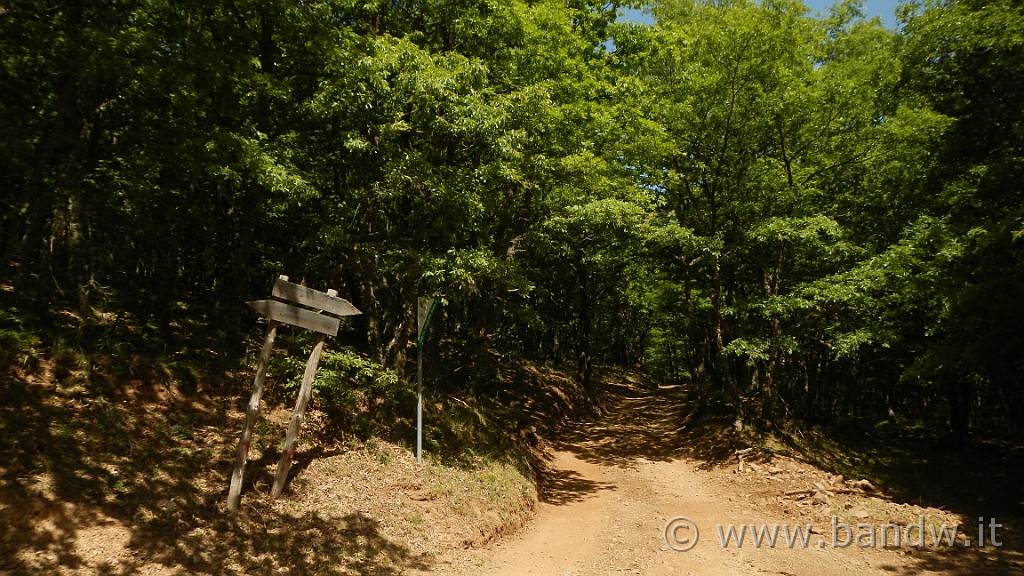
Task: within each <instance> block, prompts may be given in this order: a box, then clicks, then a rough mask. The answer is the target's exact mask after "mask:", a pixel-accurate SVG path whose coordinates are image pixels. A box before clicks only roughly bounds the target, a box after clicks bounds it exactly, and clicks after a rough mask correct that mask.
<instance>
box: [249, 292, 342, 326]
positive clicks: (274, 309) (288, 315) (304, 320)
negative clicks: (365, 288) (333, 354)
mask: <svg viewBox="0 0 1024 576" xmlns="http://www.w3.org/2000/svg"><path fill="white" fill-rule="evenodd" d="M275 288H276V286H275ZM275 292H277V290H276V289H275ZM324 296H327V295H326V294H324ZM338 300H341V298H338ZM342 302H344V300H342ZM246 304H248V305H249V306H250V307H252V309H253V310H255V311H257V312H259V313H260V314H262V315H264V316H266V317H267V318H270V319H271V320H277V321H278V322H281V323H282V324H291V325H292V326H298V327H299V328H306V329H309V330H313V331H314V332H320V333H321V334H326V335H328V336H337V335H338V327H339V326H340V325H341V320H339V319H337V318H335V317H333V316H326V315H324V314H317V313H316V312H311V311H309V310H306V309H305V308H299V307H298V306H292V305H291V304H286V303H284V302H277V301H276V300H253V301H251V302H246ZM350 306H351V304H350Z"/></svg>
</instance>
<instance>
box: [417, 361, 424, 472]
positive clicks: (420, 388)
mask: <svg viewBox="0 0 1024 576" xmlns="http://www.w3.org/2000/svg"><path fill="white" fill-rule="evenodd" d="M416 463H417V464H423V344H422V343H421V342H417V343H416Z"/></svg>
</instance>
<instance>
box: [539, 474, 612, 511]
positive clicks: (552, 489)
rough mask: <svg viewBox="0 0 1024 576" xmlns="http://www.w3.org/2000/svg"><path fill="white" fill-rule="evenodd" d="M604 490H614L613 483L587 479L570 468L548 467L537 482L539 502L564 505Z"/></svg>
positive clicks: (580, 500)
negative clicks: (557, 468)
mask: <svg viewBox="0 0 1024 576" xmlns="http://www.w3.org/2000/svg"><path fill="white" fill-rule="evenodd" d="M604 490H615V485H614V484H612V483H610V482H599V481H596V480H588V479H587V478H584V477H582V476H581V475H580V474H579V473H578V472H574V471H572V470H556V469H550V470H548V471H547V472H546V473H545V474H544V475H543V476H541V478H540V481H539V482H538V490H537V496H538V499H539V500H540V501H541V502H544V503H547V504H553V505H555V506H564V505H566V504H573V503H576V502H582V501H583V500H586V499H588V498H591V497H593V496H595V495H596V494H597V493H598V492H601V491H604Z"/></svg>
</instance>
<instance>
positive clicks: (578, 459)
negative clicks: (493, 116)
mask: <svg viewBox="0 0 1024 576" xmlns="http://www.w3.org/2000/svg"><path fill="white" fill-rule="evenodd" d="M61 370H62V369H61V368H60V367H59V366H57V364H56V363H49V362H44V363H42V365H41V366H40V367H39V369H38V370H34V371H32V372H31V373H26V372H25V371H22V370H14V371H12V372H11V373H8V374H6V375H3V376H2V377H0V398H2V399H3V402H0V433H2V434H3V436H4V437H5V439H6V440H7V441H8V442H9V443H10V446H11V449H10V451H9V453H8V458H7V459H5V460H3V461H0V478H2V481H3V484H2V490H0V574H11V575H29V574H31V575H35V574H68V575H79V574H82V575H84V574H123V575H128V574H138V575H178V574H203V575H217V576H220V575H225V576H227V575H242V574H327V575H340V574H366V575H392V574H428V573H440V574H455V575H470V574H473V575H476V574H494V575H524V574H536V575H558V576H562V575H566V574H572V575H590V574H593V575H603V574H645V575H647V574H650V575H660V574H665V575H667V574H673V575H676V574H751V573H754V574H756V573H762V574H780V575H796V574H838V575H847V574H849V575H854V574H858V575H859V574H951V575H959V574H1013V573H1024V554H1022V552H1021V550H1022V547H1021V545H1020V534H1019V524H1018V523H1017V522H1019V519H1012V518H1011V519H1009V520H1008V521H1007V522H1006V524H1007V525H1006V526H1004V527H1003V528H1001V529H1000V532H999V537H1000V538H1001V539H1002V540H1003V544H1004V545H1003V546H1001V547H995V546H987V547H985V548H977V547H967V546H966V545H965V544H966V542H965V541H966V539H967V538H970V537H971V536H972V535H973V534H974V533H976V531H977V530H976V526H975V525H976V522H975V521H974V520H973V519H972V518H967V517H965V516H964V514H963V513H960V512H959V511H958V513H954V512H952V511H950V510H949V509H946V508H944V507H936V506H921V505H917V504H911V503H908V502H906V501H903V500H901V499H899V498H895V497H894V496H893V495H890V494H887V493H886V491H885V490H886V489H884V488H883V489H881V490H879V489H876V488H875V487H874V486H871V485H870V484H869V485H864V484H862V483H860V480H861V479H859V478H841V477H837V476H834V475H831V474H828V473H826V472H824V471H822V470H821V469H819V468H817V467H815V466H812V465H810V464H808V463H806V462H804V461H802V460H799V459H796V458H790V457H784V456H779V455H777V454H775V453H773V452H771V451H763V450H754V451H749V452H744V453H743V454H744V457H743V458H738V457H735V456H734V455H733V452H732V451H733V450H734V449H735V446H733V445H732V444H730V443H727V442H724V441H722V442H720V441H719V439H716V438H714V437H713V436H709V435H708V434H707V433H706V431H696V430H690V429H687V428H685V427H684V426H683V424H682V421H681V418H680V415H681V414H683V413H685V407H686V406H685V401H686V399H685V391H684V390H683V389H681V388H678V387H657V386H653V385H650V384H644V383H641V382H639V381H635V380H631V379H630V378H628V377H625V376H623V377H616V378H613V381H610V382H606V383H605V386H606V387H607V389H608V390H609V392H608V395H607V397H606V398H605V402H604V406H605V409H604V411H603V413H602V414H601V415H600V416H598V417H595V418H593V419H590V420H586V421H582V422H579V423H575V424H570V425H568V426H566V427H564V428H563V429H562V430H561V432H559V433H558V434H554V433H553V432H550V430H553V429H554V427H551V428H544V429H541V431H540V432H537V434H540V435H543V434H545V433H547V434H548V435H550V436H552V438H550V439H549V440H548V441H545V440H544V439H543V438H538V439H536V441H535V445H536V448H537V454H536V456H537V458H538V460H539V462H540V467H541V469H542V473H541V474H540V475H539V476H538V480H539V482H538V488H537V490H535V489H534V484H533V483H532V481H531V480H530V479H529V476H530V474H529V473H528V472H527V473H525V474H524V471H523V470H521V469H520V468H519V467H517V466H515V465H513V464H511V463H506V462H502V461H500V459H494V458H479V459H478V460H477V461H476V462H475V463H472V464H471V465H466V464H464V463H463V464H451V463H449V464H443V463H441V462H439V461H437V460H434V459H430V458H428V460H427V462H426V464H425V465H424V466H420V465H417V464H416V463H415V460H414V457H413V455H412V453H411V452H410V450H409V449H408V448H406V447H403V446H399V445H395V444H392V443H389V442H385V441H382V440H370V441H369V442H353V441H348V442H345V441H337V440H328V439H326V438H324V437H321V436H320V435H318V434H316V431H317V430H318V429H319V428H318V419H319V418H320V417H321V415H320V414H318V413H317V412H316V410H313V411H311V412H310V413H309V415H308V417H307V426H306V427H305V428H304V434H303V436H302V437H300V443H299V449H298V451H297V453H296V463H295V465H294V466H293V467H292V472H291V475H290V477H291V478H292V480H291V482H290V484H289V486H288V488H287V489H286V492H285V495H284V497H282V498H280V499H276V500H274V499H271V498H270V497H269V495H268V492H269V485H270V483H271V481H272V478H273V474H274V472H275V468H276V463H277V458H278V456H279V454H278V452H277V446H278V445H279V442H280V438H282V437H283V431H284V428H285V422H286V421H287V419H288V417H289V410H288V409H287V408H286V407H270V409H269V410H268V411H267V412H266V413H265V416H264V417H263V418H262V419H261V421H260V424H259V426H258V427H257V430H256V434H257V442H256V443H254V445H253V452H252V454H251V458H252V460H251V461H250V464H249V466H248V467H247V470H246V484H245V489H244V491H243V500H242V507H241V510H240V511H239V512H238V513H236V514H228V513H227V512H226V511H225V509H224V500H225V498H226V492H227V484H228V476H229V474H230V468H231V463H232V458H233V454H234V449H235V441H236V440H235V438H236V437H237V431H238V429H239V428H240V426H241V421H242V417H243V413H242V410H243V408H244V402H245V400H246V399H247V396H246V394H244V393H238V392H239V391H241V392H244V390H245V388H246V382H247V380H248V376H247V375H244V374H242V375H236V380H237V381H236V382H235V385H234V388H231V387H229V390H231V391H229V392H228V393H212V392H210V391H209V390H210V389H211V388H209V387H207V388H204V387H202V386H200V387H199V389H197V390H184V391H183V389H182V386H181V385H180V384H181V383H180V382H177V381H175V379H174V377H173V375H169V374H165V373H158V372H153V371H152V370H147V369H146V368H145V366H144V364H142V363H140V365H139V366H129V367H126V369H125V370H123V373H124V374H125V376H124V378H125V379H126V380H123V381H120V382H119V383H118V385H117V387H116V390H97V389H96V385H95V382H94V381H95V380H96V378H95V377H94V376H93V375H90V374H83V373H82V372H83V371H84V372H90V371H94V370H100V371H102V370H107V371H110V370H112V368H111V367H105V368H104V367H89V366H87V367H84V368H83V367H79V368H75V367H74V366H72V368H71V369H70V370H65V371H66V372H67V373H60V372H61ZM90 381H93V382H94V383H93V384H90ZM540 381H541V383H542V384H543V385H545V386H548V387H549V388H550V390H547V391H546V392H545V394H549V393H550V394H554V395H555V396H557V395H558V394H559V393H558V390H557V388H559V387H562V386H563V385H566V386H567V385H568V384H566V382H563V381H561V380H559V379H558V378H556V377H554V376H549V377H546V378H543V379H540ZM204 390H205V391H204ZM535 408H536V409H538V410H539V408H540V407H539V406H536V405H535ZM544 430H548V431H549V432H545V431H544ZM533 433H534V432H530V434H533ZM735 440H736V438H735V437H733V438H732V440H731V442H732V443H735ZM727 445H728V449H726V450H723V447H724V446H727ZM710 454H717V456H716V457H710V456H709V455H710ZM723 454H724V456H723ZM923 480H927V479H923ZM947 480H948V479H947ZM866 486H867V487H866ZM679 516H685V517H687V518H688V519H689V520H688V526H689V525H691V524H692V525H696V526H698V527H699V530H700V533H699V539H698V540H697V543H696V545H695V546H694V547H693V548H692V549H691V550H689V551H685V552H677V551H674V550H673V549H671V548H670V544H673V542H672V541H671V537H672V536H674V537H675V539H676V541H675V542H674V544H676V545H678V544H679V543H680V541H681V540H682V539H685V538H689V537H691V536H692V534H691V533H690V532H689V531H688V530H681V531H680V530H677V531H675V532H672V533H671V534H670V539H669V540H666V536H665V528H666V526H667V525H668V523H669V522H670V521H671V520H672V519H673V518H676V517H679ZM833 516H834V517H836V518H837V521H839V522H844V523H847V524H850V525H851V526H852V525H855V524H858V523H860V524H866V525H874V526H881V525H884V524H889V523H892V524H896V525H902V526H906V525H910V524H913V523H914V522H916V521H917V519H918V518H920V517H924V518H926V519H927V522H928V523H929V526H931V525H932V524H940V523H946V524H949V525H952V524H958V523H961V524H964V525H966V526H967V527H968V530H967V532H966V535H962V536H961V537H960V539H959V540H958V545H957V546H953V547H948V546H925V547H920V548H919V547H914V546H890V547H887V548H883V547H881V546H880V545H878V546H866V547H864V546H858V545H851V546H848V547H834V546H832V545H831V539H832V535H831V518H832V517H833ZM729 525H733V526H736V527H739V526H741V525H754V526H759V525H769V526H770V525H780V526H785V525H789V526H796V525H800V526H806V525H813V526H814V527H815V532H814V533H813V534H811V537H810V539H809V544H808V545H807V547H806V548H804V547H802V546H799V545H798V546H796V547H793V548H789V547H787V546H785V545H781V544H780V545H776V546H775V547H769V546H764V545H763V546H761V547H755V546H754V545H753V544H752V543H751V542H750V541H749V536H748V541H747V543H746V544H745V545H744V546H742V547H738V546H736V545H735V544H733V545H732V546H729V547H725V546H722V545H720V543H719V541H718V534H717V530H716V527H717V526H723V527H727V526H729Z"/></svg>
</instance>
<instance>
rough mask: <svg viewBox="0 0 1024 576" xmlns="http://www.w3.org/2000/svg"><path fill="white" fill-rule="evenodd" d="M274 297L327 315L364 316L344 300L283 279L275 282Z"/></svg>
mask: <svg viewBox="0 0 1024 576" xmlns="http://www.w3.org/2000/svg"><path fill="white" fill-rule="evenodd" d="M272 295H273V296H274V298H280V299H281V300H289V301H291V302H296V303H298V304H302V305H303V306H309V307H310V308H315V309H317V310H323V311H324V312H325V313H327V314H333V315H335V316H358V315H360V314H362V312H360V311H359V309H358V308H356V307H355V306H353V305H352V303H351V302H349V301H348V300H345V299H344V298H338V297H337V296H332V295H330V294H325V293H323V292H320V291H319V290H313V289H312V288H307V287H305V286H303V285H301V284H295V283H294V282H289V281H287V280H284V279H281V278H278V279H277V280H275V281H274V290H273V294H272Z"/></svg>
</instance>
